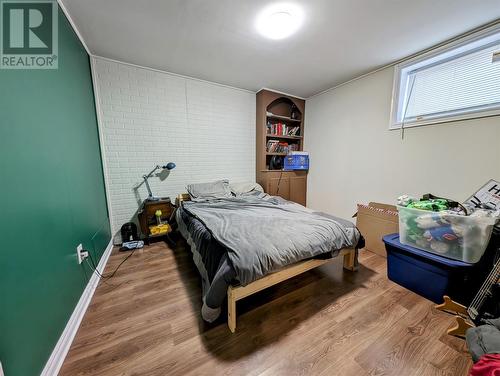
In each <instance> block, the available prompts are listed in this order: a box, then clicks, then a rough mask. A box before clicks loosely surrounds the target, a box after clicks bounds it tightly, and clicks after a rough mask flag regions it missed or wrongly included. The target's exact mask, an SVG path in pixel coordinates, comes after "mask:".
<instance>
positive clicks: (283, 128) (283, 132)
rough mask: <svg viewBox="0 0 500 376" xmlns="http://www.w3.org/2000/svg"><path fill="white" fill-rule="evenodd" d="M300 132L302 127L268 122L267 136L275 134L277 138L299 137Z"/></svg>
mask: <svg viewBox="0 0 500 376" xmlns="http://www.w3.org/2000/svg"><path fill="white" fill-rule="evenodd" d="M299 131H300V127H292V126H290V125H286V124H284V123H280V122H278V123H271V122H270V121H268V122H267V134H275V135H277V136H297V135H298V133H299Z"/></svg>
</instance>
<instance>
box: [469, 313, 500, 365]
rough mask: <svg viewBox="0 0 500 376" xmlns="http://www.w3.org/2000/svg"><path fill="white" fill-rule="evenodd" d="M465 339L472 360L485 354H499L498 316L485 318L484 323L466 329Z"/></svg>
mask: <svg viewBox="0 0 500 376" xmlns="http://www.w3.org/2000/svg"><path fill="white" fill-rule="evenodd" d="M465 339H466V341H467V347H468V349H469V352H470V354H471V356H472V360H473V361H474V362H477V361H479V359H480V358H481V357H482V356H483V355H486V354H500V318H497V319H493V320H487V324H486V325H480V326H478V327H476V328H470V329H468V330H467V332H466V333H465Z"/></svg>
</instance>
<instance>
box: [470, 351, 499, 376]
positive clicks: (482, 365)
mask: <svg viewBox="0 0 500 376" xmlns="http://www.w3.org/2000/svg"><path fill="white" fill-rule="evenodd" d="M469 376H500V354H485V355H483V356H482V357H481V359H479V361H478V362H477V363H476V364H474V365H473V366H472V368H471V370H470V373H469Z"/></svg>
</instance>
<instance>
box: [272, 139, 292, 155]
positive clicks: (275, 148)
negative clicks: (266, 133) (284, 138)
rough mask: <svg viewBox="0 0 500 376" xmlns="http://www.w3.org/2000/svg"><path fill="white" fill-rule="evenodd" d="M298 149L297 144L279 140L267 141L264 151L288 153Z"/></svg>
mask: <svg viewBox="0 0 500 376" xmlns="http://www.w3.org/2000/svg"><path fill="white" fill-rule="evenodd" d="M296 150H299V145H298V144H288V143H287V142H280V141H279V140H269V141H267V145H266V151H267V152H268V153H287V154H288V153H290V152H293V151H296Z"/></svg>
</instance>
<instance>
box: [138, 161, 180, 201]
mask: <svg viewBox="0 0 500 376" xmlns="http://www.w3.org/2000/svg"><path fill="white" fill-rule="evenodd" d="M174 168H175V163H174V162H168V163H167V164H166V165H164V166H160V165H156V166H155V168H153V169H152V170H151V172H150V173H149V174H147V175H144V176H143V177H142V178H143V179H144V183H145V184H146V188H147V189H148V198H147V199H146V200H148V201H158V200H159V199H160V198H159V197H156V196H153V192H151V187H150V186H149V183H148V179H149V178H150V177H151V176H153V174H154V173H155V171H156V170H167V171H170V170H173V169H174Z"/></svg>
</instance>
